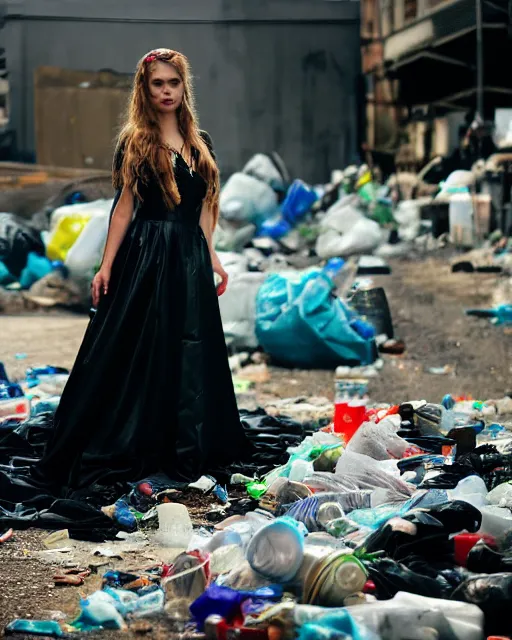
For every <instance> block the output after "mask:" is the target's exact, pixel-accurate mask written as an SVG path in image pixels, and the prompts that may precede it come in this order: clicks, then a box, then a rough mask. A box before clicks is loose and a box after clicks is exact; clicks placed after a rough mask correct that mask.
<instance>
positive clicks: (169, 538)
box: [156, 502, 192, 549]
mask: <svg viewBox="0 0 512 640" xmlns="http://www.w3.org/2000/svg"><path fill="white" fill-rule="evenodd" d="M156 509H157V512H158V531H157V533H156V538H157V540H158V542H160V544H162V545H164V546H166V547H172V548H177V549H186V548H187V547H188V544H189V542H190V539H191V538H192V521H191V520H190V516H189V513H188V510H187V507H185V505H183V504H177V503H173V502H166V503H164V504H159V505H158V506H157V508H156Z"/></svg>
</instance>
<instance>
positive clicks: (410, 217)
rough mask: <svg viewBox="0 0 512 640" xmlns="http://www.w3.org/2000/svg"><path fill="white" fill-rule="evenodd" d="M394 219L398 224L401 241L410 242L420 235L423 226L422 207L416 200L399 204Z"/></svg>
mask: <svg viewBox="0 0 512 640" xmlns="http://www.w3.org/2000/svg"><path fill="white" fill-rule="evenodd" d="M393 217H394V218H395V220H396V221H397V222H398V225H399V228H398V235H399V236H400V239H401V240H403V241H405V242H409V241H411V240H414V238H416V237H417V236H418V235H419V232H420V226H421V215H420V207H419V204H418V202H417V201H415V200H404V201H402V202H400V203H399V204H398V207H397V208H396V211H394V212H393Z"/></svg>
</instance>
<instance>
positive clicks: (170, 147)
mask: <svg viewBox="0 0 512 640" xmlns="http://www.w3.org/2000/svg"><path fill="white" fill-rule="evenodd" d="M165 146H166V147H167V148H168V149H169V150H170V151H172V153H173V154H174V163H173V164H174V165H176V158H177V157H178V156H179V157H180V158H181V159H182V160H183V164H184V165H185V166H186V167H187V171H188V172H189V173H190V175H191V176H192V175H193V174H194V171H193V169H192V162H191V163H190V164H189V163H188V162H187V161H186V160H185V158H184V156H183V153H182V152H183V149H184V148H185V141H183V144H182V145H181V149H180V150H179V151H177V150H176V149H175V148H174V147H173V146H172V145H170V144H169V143H167V142H166V143H165ZM192 159H193V158H192V156H191V160H192Z"/></svg>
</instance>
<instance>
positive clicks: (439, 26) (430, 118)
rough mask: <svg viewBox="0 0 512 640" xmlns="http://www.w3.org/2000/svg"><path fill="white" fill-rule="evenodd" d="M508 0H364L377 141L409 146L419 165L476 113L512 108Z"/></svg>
mask: <svg viewBox="0 0 512 640" xmlns="http://www.w3.org/2000/svg"><path fill="white" fill-rule="evenodd" d="M511 7H512V4H510V3H509V2H508V0H492V1H491V0H362V2H361V16H362V17H361V39H362V65H363V73H364V74H365V80H366V96H367V101H366V102H367V132H366V139H367V141H368V144H369V146H370V147H371V148H373V149H376V150H380V151H384V152H389V153H396V152H397V151H399V149H401V148H402V149H403V148H404V143H407V144H408V146H409V151H410V152H411V158H412V159H413V160H416V161H418V162H419V163H420V164H421V162H424V161H426V160H428V159H429V158H430V157H431V156H433V155H436V154H446V153H449V152H451V151H452V150H453V149H454V147H456V146H457V145H458V143H459V139H458V136H459V132H460V130H461V128H464V126H466V127H467V120H468V119H471V118H472V117H473V116H472V114H474V113H475V112H478V113H479V115H480V116H481V117H482V118H483V119H485V120H486V121H487V122H492V121H494V119H495V115H496V110H497V109H504V108H511V107H512V76H511V74H510V73H508V71H507V61H508V60H510V56H511V54H512V40H511V38H510V33H511V28H510V27H511V19H510V18H511V13H510V12H511Z"/></svg>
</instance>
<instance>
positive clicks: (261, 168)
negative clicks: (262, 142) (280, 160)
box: [242, 153, 285, 191]
mask: <svg viewBox="0 0 512 640" xmlns="http://www.w3.org/2000/svg"><path fill="white" fill-rule="evenodd" d="M242 173H246V174H247V175H249V176H252V177H253V178H257V179H258V180H261V181H262V182H265V183H266V184H268V185H269V187H272V189H275V190H276V191H284V190H285V184H284V181H283V177H282V175H281V174H280V173H279V171H278V169H277V167H276V166H275V164H274V163H273V162H272V160H271V159H270V158H269V157H268V156H267V155H265V154H264V153H257V154H256V155H254V156H253V157H252V158H251V159H250V160H249V162H248V163H247V164H246V165H245V167H244V168H243V169H242Z"/></svg>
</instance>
